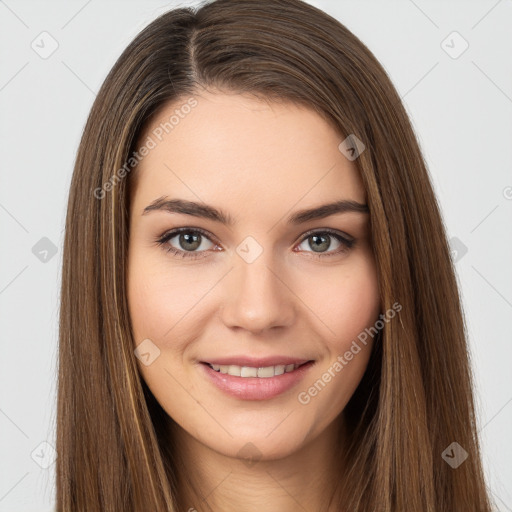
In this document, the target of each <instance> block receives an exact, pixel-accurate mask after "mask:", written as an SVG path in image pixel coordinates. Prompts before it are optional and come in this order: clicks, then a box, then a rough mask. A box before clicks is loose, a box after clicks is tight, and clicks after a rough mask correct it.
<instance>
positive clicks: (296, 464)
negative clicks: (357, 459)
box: [170, 415, 346, 512]
mask: <svg viewBox="0 0 512 512" xmlns="http://www.w3.org/2000/svg"><path fill="white" fill-rule="evenodd" d="M171 423H173V425H172V426H171V429H170V432H171V433H170V435H172V436H174V438H173V440H174V443H173V444H174V446H177V447H179V451H178V453H177V454H176V455H177V457H176V459H177V461H179V462H178V463H179V466H180V467H181V469H179V471H178V473H179V474H178V481H179V489H180V496H179V497H178V498H179V499H178V501H179V504H180V507H179V510H184V511H185V510H186V511H188V512H206V511H208V512H211V511H212V510H214V511H217V510H222V511H223V512H235V511H236V512H239V511H240V510H244V511H246V512H259V511H261V510H265V511H266V512H292V511H293V512H296V511H297V510H307V511H309V512H320V511H322V512H326V511H327V512H331V511H333V512H334V511H335V510H336V511H338V510H339V506H338V503H339V494H338V493H339V483H340V481H341V480H340V479H341V475H342V470H343V461H342V459H343V457H342V446H343V443H342V442H341V441H340V438H343V435H344V433H345V431H346V430H345V424H344V422H343V415H340V417H339V418H338V419H337V420H335V421H333V422H332V423H331V424H330V425H329V426H328V427H327V428H326V429H325V430H324V431H323V432H322V433H321V434H320V435H319V436H317V437H316V438H315V439H313V440H311V441H309V442H308V443H307V444H305V445H303V446H301V447H300V448H299V449H298V450H297V451H296V452H294V453H291V454H289V455H288V456H286V457H284V458H280V459H276V460H263V459H260V460H252V461H251V460H248V459H243V458H241V459H238V458H233V457H228V456H225V455H223V454H221V453H218V452H216V451H214V450H212V449H211V448H209V447H207V446H205V445H204V444H202V443H201V442H199V441H198V440H197V439H195V438H194V437H192V436H191V435H190V434H189V433H188V432H186V431H185V430H183V429H182V428H181V427H180V426H179V425H177V424H175V423H174V422H171ZM249 451H250V450H249Z"/></svg>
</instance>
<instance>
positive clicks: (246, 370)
mask: <svg viewBox="0 0 512 512" xmlns="http://www.w3.org/2000/svg"><path fill="white" fill-rule="evenodd" d="M313 365H314V361H311V360H310V361H306V362H301V363H289V364H286V365H284V364H278V365H273V366H258V367H255V366H240V365H235V364H229V365H219V364H214V363H207V362H202V363H201V364H199V365H198V367H199V369H200V370H201V372H202V374H203V375H204V376H205V377H206V379H207V380H208V381H209V382H210V383H212V384H213V385H214V386H215V387H216V388H217V389H219V390H220V391H222V392H223V393H225V394H227V395H229V396H231V397H235V398H237V399H240V400H269V399H271V398H274V397H277V396H278V395H281V394H283V393H285V392H286V391H288V390H290V389H291V388H293V387H295V386H297V385H298V384H299V382H300V381H301V380H302V379H303V378H304V377H305V375H306V374H307V372H308V371H309V370H310V369H311V367H312V366H313Z"/></svg>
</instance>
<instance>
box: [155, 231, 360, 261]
mask: <svg viewBox="0 0 512 512" xmlns="http://www.w3.org/2000/svg"><path fill="white" fill-rule="evenodd" d="M175 238H177V240H176V241H175V242H174V243H175V244H177V245H178V247H175V246H174V245H173V244H171V241H172V240H173V239H175ZM210 238H211V235H210V234H209V233H207V232H206V231H203V230H202V229H199V228H178V229H174V230H172V231H169V232H167V233H164V234H163V235H162V236H161V237H159V238H157V240H156V243H157V244H158V245H160V246H162V247H163V248H164V250H165V251H167V252H170V253H172V254H174V255H175V256H177V257H181V258H193V259H194V258H203V257H206V256H208V254H207V253H208V249H211V247H212V246H213V247H214V250H219V245H218V244H216V243H213V242H212V241H211V240H210ZM332 239H334V240H336V243H337V244H339V247H338V248H337V249H336V250H334V251H327V249H330V248H331V245H332ZM205 241H208V242H209V243H210V244H211V245H210V247H208V246H207V247H204V242H205ZM306 241H309V247H310V248H312V249H313V250H312V252H313V253H314V255H313V257H318V258H322V257H330V256H335V255H337V254H342V253H346V252H348V251H349V250H350V249H351V248H352V247H353V245H354V243H355V239H354V238H348V237H346V236H344V235H343V234H341V233H340V232H338V231H335V230H332V229H328V228H327V229H322V230H316V231H308V232H307V233H305V234H304V235H303V237H302V240H301V242H300V244H299V246H297V247H300V246H301V245H303V244H304V243H305V242H306ZM206 245H208V244H206ZM200 249H202V250H200ZM324 249H325V250H324ZM300 251H302V252H309V251H307V250H304V248H302V249H300Z"/></svg>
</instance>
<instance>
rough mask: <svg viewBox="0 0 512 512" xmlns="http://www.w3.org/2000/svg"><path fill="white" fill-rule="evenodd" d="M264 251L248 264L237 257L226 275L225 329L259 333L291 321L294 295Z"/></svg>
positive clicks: (224, 297)
mask: <svg viewBox="0 0 512 512" xmlns="http://www.w3.org/2000/svg"><path fill="white" fill-rule="evenodd" d="M265 254H266V253H265V252H264V253H263V254H262V255H260V257H259V258H257V259H256V261H254V262H252V263H247V262H246V261H244V260H243V259H241V258H238V261H236V260H235V268H234V269H233V270H232V271H231V272H230V273H229V276H227V281H226V283H225V286H226V290H225V293H223V304H222V307H221V311H222V313H221V315H222V320H223V322H224V324H225V325H226V326H228V327H229V328H240V329H245V330H247V331H250V332H252V333H255V334H261V333H262V332H264V331H266V330H269V329H271V328H276V327H288V326H290V325H292V324H293V322H294V319H295V314H296V302H295V301H296V300H297V297H296V296H295V294H294V293H293V290H292V289H291V288H290V286H289V284H288V283H286V281H285V279H284V278H283V275H282V272H279V271H276V269H274V268H272V261H271V260H270V258H266V257H264V255H265ZM235 257H238V256H235Z"/></svg>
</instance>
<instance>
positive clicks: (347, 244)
mask: <svg viewBox="0 0 512 512" xmlns="http://www.w3.org/2000/svg"><path fill="white" fill-rule="evenodd" d="M183 232H186V233H200V234H201V235H203V236H205V237H206V238H207V239H208V240H210V242H213V243H216V242H215V241H214V240H211V238H212V237H211V235H210V234H209V233H208V232H206V231H204V230H203V229H200V228H178V229H173V230H172V231H168V232H166V233H164V234H163V235H161V236H160V237H158V238H157V239H156V243H157V245H159V246H162V248H163V249H164V251H166V252H169V253H171V254H173V255H174V256H176V257H181V258H190V259H198V258H203V257H205V256H201V253H206V252H208V251H198V252H194V251H182V250H180V249H176V248H175V247H172V246H171V245H169V244H167V242H168V241H169V240H171V239H172V238H174V237H175V236H176V235H179V234H180V233H183ZM318 234H321V235H325V234H327V235H330V236H332V237H333V238H335V239H336V240H337V241H338V242H340V243H341V248H340V249H338V250H336V251H334V252H326V253H317V254H316V255H313V256H311V257H313V258H315V259H316V258H318V259H321V258H328V257H331V256H336V255H338V254H342V253H346V252H348V251H349V250H350V249H352V247H353V246H354V244H355V242H356V240H355V239H354V238H352V239H348V238H345V237H344V236H342V235H341V234H340V233H339V232H338V231H335V230H333V229H329V228H325V229H315V230H310V231H307V232H306V233H304V235H303V236H302V238H301V240H300V242H299V244H298V245H301V244H302V243H303V242H304V241H305V240H307V239H308V238H309V237H311V236H313V235H318ZM166 244H167V247H164V245H166ZM306 252H308V251H306Z"/></svg>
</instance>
